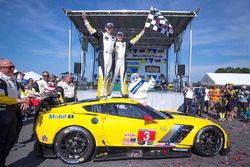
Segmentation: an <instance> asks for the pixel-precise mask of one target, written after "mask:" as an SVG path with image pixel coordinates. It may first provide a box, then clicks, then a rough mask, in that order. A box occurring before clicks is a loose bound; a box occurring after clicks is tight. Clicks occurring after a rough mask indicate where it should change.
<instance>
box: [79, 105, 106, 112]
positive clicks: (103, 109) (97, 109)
mask: <svg viewBox="0 0 250 167" xmlns="http://www.w3.org/2000/svg"><path fill="white" fill-rule="evenodd" d="M83 108H84V109H85V110H87V111H88V112H95V113H102V114H106V111H107V109H106V105H103V104H96V105H89V106H83Z"/></svg>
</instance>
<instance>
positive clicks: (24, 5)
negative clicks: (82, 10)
mask: <svg viewBox="0 0 250 167" xmlns="http://www.w3.org/2000/svg"><path fill="white" fill-rule="evenodd" d="M2 5H3V6H4V9H5V10H3V12H2V17H5V19H6V18H9V20H8V19H7V20H8V22H7V21H6V22H5V24H7V23H8V25H6V26H7V28H8V30H9V31H10V32H13V34H14V33H15V34H17V33H18V34H17V35H16V36H15V37H14V36H11V37H10V38H14V39H15V43H16V44H14V45H15V46H17V45H19V47H20V46H22V47H23V50H27V52H30V53H32V54H35V53H36V55H40V54H39V53H38V52H39V51H40V52H41V53H47V54H51V52H54V53H59V54H51V55H52V56H54V55H64V54H62V51H61V50H65V49H64V48H65V47H67V43H68V33H67V28H66V27H65V26H64V25H65V23H62V22H60V20H61V18H60V17H59V16H58V15H57V13H56V12H55V11H56V10H51V9H50V6H49V5H45V4H44V2H43V1H33V0H26V1H17V0H16V1H14V2H11V3H10V2H6V1H4V2H3V3H2ZM9 11H15V12H9ZM53 12H54V13H53ZM61 14H62V17H64V16H63V12H62V11H61ZM65 22H67V19H66V17H65ZM11 24H12V25H11ZM66 53H67V52H66Z"/></svg>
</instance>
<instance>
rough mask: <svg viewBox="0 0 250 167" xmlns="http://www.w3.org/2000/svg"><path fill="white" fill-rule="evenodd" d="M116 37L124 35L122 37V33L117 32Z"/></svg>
mask: <svg viewBox="0 0 250 167" xmlns="http://www.w3.org/2000/svg"><path fill="white" fill-rule="evenodd" d="M116 36H124V35H123V32H121V31H119V32H117V34H116Z"/></svg>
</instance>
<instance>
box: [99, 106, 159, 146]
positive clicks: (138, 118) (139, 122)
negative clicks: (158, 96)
mask: <svg viewBox="0 0 250 167" xmlns="http://www.w3.org/2000/svg"><path fill="white" fill-rule="evenodd" d="M106 105H107V106H106V107H107V110H109V115H108V116H107V117H106V118H105V120H104V123H103V130H104V134H105V139H106V141H107V143H106V144H107V145H109V146H153V145H154V143H155V140H156V137H157V136H156V135H157V134H156V131H157V130H158V128H159V125H157V122H151V123H146V122H145V120H144V116H145V115H147V113H146V111H145V110H144V109H143V108H141V107H139V106H138V105H137V104H127V103H109V104H106Z"/></svg>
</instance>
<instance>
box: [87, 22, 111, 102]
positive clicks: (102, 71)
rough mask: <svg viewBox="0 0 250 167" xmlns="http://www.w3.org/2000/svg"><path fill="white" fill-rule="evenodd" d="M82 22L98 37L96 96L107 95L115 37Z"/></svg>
mask: <svg viewBox="0 0 250 167" xmlns="http://www.w3.org/2000/svg"><path fill="white" fill-rule="evenodd" d="M84 24H85V26H86V28H87V30H88V31H89V33H90V34H91V35H93V36H94V37H96V38H97V39H98V44H99V55H98V84H97V97H98V98H100V97H103V96H107V94H108V84H109V82H110V80H111V77H110V74H111V72H112V69H111V66H112V59H113V51H114V46H115V41H116V38H115V36H113V35H110V34H109V33H107V32H98V31H96V30H95V29H94V28H92V27H91V25H90V24H89V22H88V21H87V20H85V21H84Z"/></svg>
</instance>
